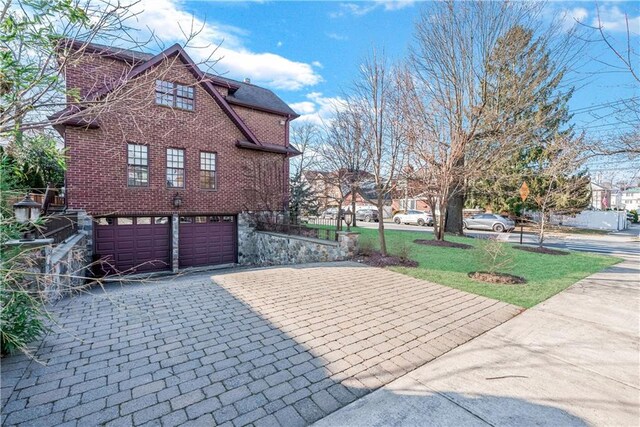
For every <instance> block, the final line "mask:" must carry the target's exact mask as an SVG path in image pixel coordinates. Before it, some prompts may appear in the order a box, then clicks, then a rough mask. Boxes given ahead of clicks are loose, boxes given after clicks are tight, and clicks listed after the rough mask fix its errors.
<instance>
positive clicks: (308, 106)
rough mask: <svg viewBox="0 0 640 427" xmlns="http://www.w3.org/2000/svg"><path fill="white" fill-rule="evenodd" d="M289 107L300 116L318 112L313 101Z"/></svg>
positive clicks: (297, 103)
mask: <svg viewBox="0 0 640 427" xmlns="http://www.w3.org/2000/svg"><path fill="white" fill-rule="evenodd" d="M289 107H291V108H292V109H293V111H295V112H296V113H298V114H301V115H302V114H311V113H314V112H315V111H316V104H314V103H313V102H311V101H302V102H294V103H292V104H289Z"/></svg>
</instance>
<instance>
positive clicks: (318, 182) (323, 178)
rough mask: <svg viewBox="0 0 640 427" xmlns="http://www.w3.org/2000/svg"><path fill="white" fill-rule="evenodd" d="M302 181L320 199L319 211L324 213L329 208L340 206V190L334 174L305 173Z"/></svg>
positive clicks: (313, 171) (312, 171)
mask: <svg viewBox="0 0 640 427" xmlns="http://www.w3.org/2000/svg"><path fill="white" fill-rule="evenodd" d="M302 179H303V180H304V181H305V182H307V183H308V184H309V186H310V187H311V191H312V193H313V194H315V195H316V197H317V199H318V211H319V212H322V211H324V210H326V209H327V208H330V207H334V206H338V202H337V201H338V200H340V189H339V188H338V186H337V184H336V179H334V178H333V173H332V172H324V171H315V170H310V171H305V172H304V173H303V174H302Z"/></svg>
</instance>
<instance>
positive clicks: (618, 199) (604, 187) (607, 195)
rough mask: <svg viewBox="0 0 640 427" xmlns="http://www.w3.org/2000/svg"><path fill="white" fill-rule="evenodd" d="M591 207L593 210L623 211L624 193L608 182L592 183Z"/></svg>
mask: <svg viewBox="0 0 640 427" xmlns="http://www.w3.org/2000/svg"><path fill="white" fill-rule="evenodd" d="M590 185H591V206H590V208H591V209H593V210H607V209H623V208H624V203H623V200H622V191H620V189H618V188H615V187H614V186H613V185H612V184H610V183H607V182H598V183H596V182H591V184H590Z"/></svg>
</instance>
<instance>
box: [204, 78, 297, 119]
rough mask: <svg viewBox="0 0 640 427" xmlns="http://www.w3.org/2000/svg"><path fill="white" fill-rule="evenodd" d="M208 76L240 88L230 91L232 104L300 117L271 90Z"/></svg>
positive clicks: (228, 99)
mask: <svg viewBox="0 0 640 427" xmlns="http://www.w3.org/2000/svg"><path fill="white" fill-rule="evenodd" d="M207 75H208V76H211V77H213V78H214V79H216V80H222V81H226V82H228V83H230V84H231V85H235V86H238V89H237V90H235V91H229V95H228V96H227V101H229V102H230V103H232V104H238V105H245V106H248V107H257V108H263V109H265V110H269V111H273V112H275V113H282V114H285V115H290V116H294V117H298V114H297V113H296V112H295V111H293V110H292V109H291V107H289V106H288V105H287V103H286V102H284V101H283V100H282V99H280V98H279V97H278V96H277V95H276V94H275V93H273V92H271V91H270V90H269V89H266V88H263V87H260V86H256V85H253V84H250V83H245V82H240V81H237V80H233V79H229V78H227V77H222V76H216V75H212V74H208V73H207Z"/></svg>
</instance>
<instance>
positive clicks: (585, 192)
mask: <svg viewBox="0 0 640 427" xmlns="http://www.w3.org/2000/svg"><path fill="white" fill-rule="evenodd" d="M583 154H584V148H583V140H582V138H570V137H563V136H557V137H556V138H554V139H553V140H552V141H550V142H549V143H548V144H547V145H546V146H545V147H544V148H542V149H541V150H540V153H539V155H538V162H537V166H536V167H535V170H534V175H533V176H532V177H531V178H530V180H529V181H530V183H529V188H530V195H529V198H530V199H531V201H532V203H533V205H534V206H535V209H536V210H537V211H538V213H539V214H540V220H539V222H538V244H539V245H540V246H542V244H543V242H544V238H545V230H546V227H547V225H548V223H549V220H550V219H551V215H553V214H571V213H576V212H580V211H581V210H583V209H584V208H586V207H587V206H589V203H590V201H591V190H590V188H589V182H590V178H589V176H588V175H587V174H586V173H585V172H584V171H583V169H582V167H583V165H584V161H585V160H584V155H583Z"/></svg>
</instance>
